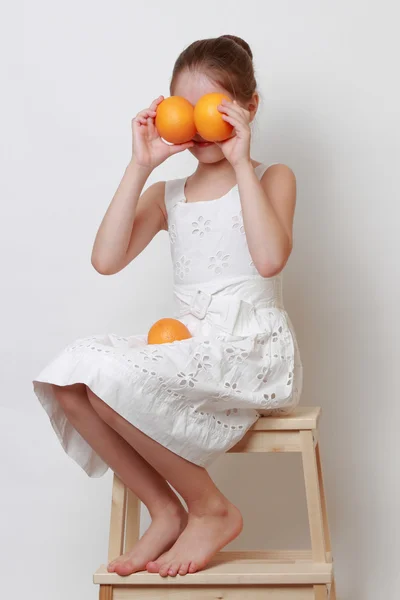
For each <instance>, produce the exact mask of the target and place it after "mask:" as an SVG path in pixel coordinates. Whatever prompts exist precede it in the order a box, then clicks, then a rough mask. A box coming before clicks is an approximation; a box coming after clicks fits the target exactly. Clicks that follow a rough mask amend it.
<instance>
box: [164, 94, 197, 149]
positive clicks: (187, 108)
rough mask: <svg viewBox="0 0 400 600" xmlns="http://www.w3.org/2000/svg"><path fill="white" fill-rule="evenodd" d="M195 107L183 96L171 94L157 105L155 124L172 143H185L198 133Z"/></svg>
mask: <svg viewBox="0 0 400 600" xmlns="http://www.w3.org/2000/svg"><path fill="white" fill-rule="evenodd" d="M193 112H194V108H193V105H192V104H190V102H189V100H186V98H182V97H181V96H169V98H165V100H163V101H162V102H160V104H159V105H158V107H157V113H156V119H155V125H156V129H157V131H158V133H159V134H160V136H161V137H162V138H163V139H164V140H166V141H167V142H171V143H172V144H183V143H184V142H188V141H189V140H191V139H192V138H193V137H194V136H195V135H196V127H195V125H194V117H193Z"/></svg>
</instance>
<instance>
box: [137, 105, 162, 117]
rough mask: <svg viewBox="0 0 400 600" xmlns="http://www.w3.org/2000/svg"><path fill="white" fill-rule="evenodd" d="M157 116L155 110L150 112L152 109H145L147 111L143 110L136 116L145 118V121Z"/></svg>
mask: <svg viewBox="0 0 400 600" xmlns="http://www.w3.org/2000/svg"><path fill="white" fill-rule="evenodd" d="M156 114H157V113H156V111H155V110H150V108H145V110H141V111H140V112H139V113H138V114H137V115H136V116H137V117H144V118H145V119H147V118H148V117H155V116H156Z"/></svg>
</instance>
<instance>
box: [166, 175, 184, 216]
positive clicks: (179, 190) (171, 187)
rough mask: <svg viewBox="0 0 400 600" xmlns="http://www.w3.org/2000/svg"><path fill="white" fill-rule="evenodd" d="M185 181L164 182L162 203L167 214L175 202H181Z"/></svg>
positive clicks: (172, 180) (171, 180)
mask: <svg viewBox="0 0 400 600" xmlns="http://www.w3.org/2000/svg"><path fill="white" fill-rule="evenodd" d="M185 181H186V179H185V178H184V177H181V178H179V179H169V180H167V181H166V182H165V195H164V202H165V208H166V210H167V213H168V212H169V211H170V210H171V209H172V207H173V206H174V205H175V204H176V202H182V200H183V199H184V194H183V190H184V187H185Z"/></svg>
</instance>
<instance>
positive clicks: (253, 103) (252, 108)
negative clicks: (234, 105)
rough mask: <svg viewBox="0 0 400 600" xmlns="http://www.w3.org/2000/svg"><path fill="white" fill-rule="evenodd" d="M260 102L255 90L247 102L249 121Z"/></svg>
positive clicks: (254, 114)
mask: <svg viewBox="0 0 400 600" xmlns="http://www.w3.org/2000/svg"><path fill="white" fill-rule="evenodd" d="M259 103H260V96H259V95H258V93H257V92H254V94H253V96H252V98H251V100H250V101H249V102H248V104H247V110H248V111H249V112H250V121H252V120H253V119H254V117H255V116H256V113H257V110H258V105H259Z"/></svg>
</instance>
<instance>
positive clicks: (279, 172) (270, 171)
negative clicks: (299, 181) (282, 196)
mask: <svg viewBox="0 0 400 600" xmlns="http://www.w3.org/2000/svg"><path fill="white" fill-rule="evenodd" d="M278 179H279V180H281V181H287V182H294V183H295V182H296V176H295V174H294V172H293V171H292V169H291V168H290V167H289V166H288V165H285V164H283V163H273V164H272V165H269V166H267V168H266V169H265V171H264V173H263V175H262V177H261V181H270V180H278Z"/></svg>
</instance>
